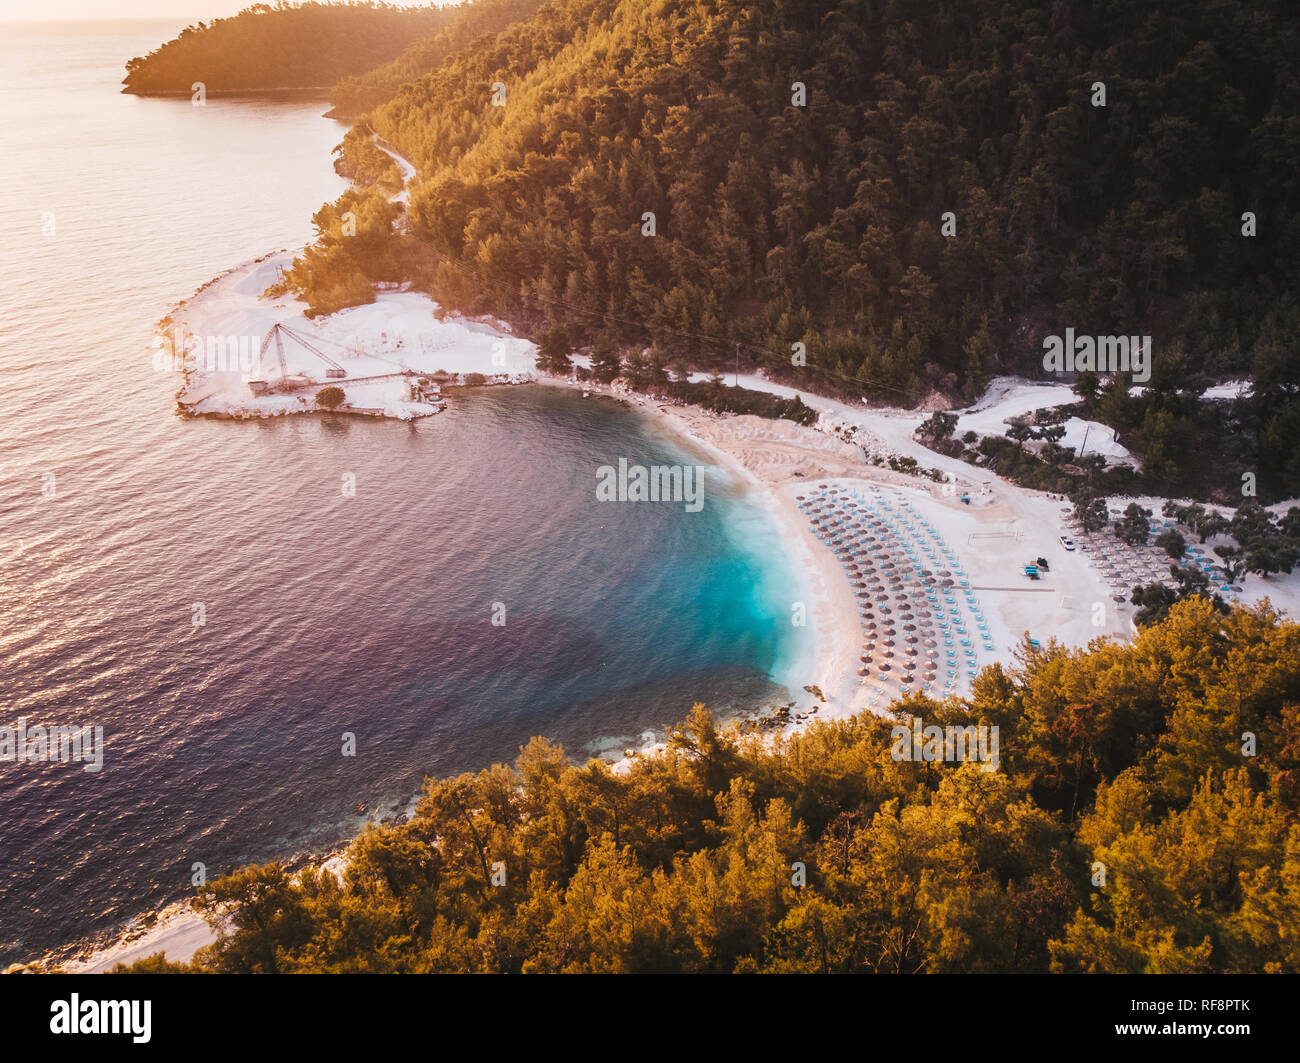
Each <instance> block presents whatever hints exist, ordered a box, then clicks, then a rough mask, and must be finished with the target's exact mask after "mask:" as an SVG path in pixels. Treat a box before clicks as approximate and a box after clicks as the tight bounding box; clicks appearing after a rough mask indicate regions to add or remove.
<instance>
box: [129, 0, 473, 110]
mask: <svg viewBox="0 0 1300 1063" xmlns="http://www.w3.org/2000/svg"><path fill="white" fill-rule="evenodd" d="M451 16H452V13H451V12H450V11H446V12H444V11H442V10H439V9H438V8H434V7H425V8H400V7H392V6H390V5H388V4H381V3H374V2H369V0H368V2H364V3H363V2H357V0H352V2H349V3H305V4H297V5H293V4H286V3H279V4H274V5H272V4H253V5H252V6H251V7H246V8H244V10H242V11H241V12H239V14H237V15H234V16H232V17H230V18H220V19H216V20H214V21H213V22H211V23H210V24H209V23H203V22H198V23H195V24H194V25H192V26H187V27H186V28H185V29H183V30H181V32H180V34H179V35H178V36H177V37H175V38H174V39H173V40H170V41H168V42H167V43H165V44H163V45H161V46H160V47H158V48H156V49H154V50H153V51H152V52H150V53H149V54H148V55H147V56H143V57H141V56H137V57H136V58H134V59H131V60H129V61H128V62H127V64H126V77H125V78H124V79H123V81H122V84H123V85H125V86H126V87H125V88H124V89H123V90H122V91H123V92H133V93H137V94H139V95H144V96H148V95H151V94H170V93H184V94H185V95H189V94H190V92H191V86H192V85H193V84H194V83H195V82H196V81H199V82H202V83H203V84H204V86H205V87H206V90H207V91H208V92H209V93H220V92H238V91H248V90H256V89H298V88H326V87H329V86H331V85H333V84H334V83H335V82H337V81H338V80H339V79H340V78H345V77H347V76H349V75H351V74H359V73H362V72H363V71H366V70H369V69H371V68H372V67H374V66H377V65H378V64H380V63H385V62H387V61H388V60H390V59H392V58H393V57H395V56H396V55H397V54H398V53H399V52H401V51H402V50H403V49H404V48H405V47H406V46H407V45H408V44H410V42H411V41H412V40H413V39H415V38H417V37H421V36H424V35H426V34H429V33H432V32H433V31H434V30H435V29H436V28H437V27H438V26H440V25H441V24H443V23H444V22H446V21H448V20H449V19H450V18H451Z"/></svg>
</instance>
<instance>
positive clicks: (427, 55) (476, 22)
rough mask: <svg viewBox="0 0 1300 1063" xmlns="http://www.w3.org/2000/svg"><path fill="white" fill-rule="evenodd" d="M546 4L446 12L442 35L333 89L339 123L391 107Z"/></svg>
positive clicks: (495, 4)
mask: <svg viewBox="0 0 1300 1063" xmlns="http://www.w3.org/2000/svg"><path fill="white" fill-rule="evenodd" d="M542 2H543V0H472V2H470V0H466V2H464V3H462V4H460V5H459V6H457V7H455V8H452V7H445V8H443V10H444V11H446V12H447V13H448V16H449V17H448V18H447V20H446V22H444V23H443V24H442V25H441V26H440V27H439V29H438V30H437V32H435V33H432V34H430V35H429V36H427V37H421V38H419V39H418V40H416V41H413V42H412V43H411V45H410V46H409V47H408V48H406V49H405V50H404V51H403V52H402V54H401V55H399V56H397V57H396V58H395V59H393V60H392V61H391V62H388V63H384V64H383V65H382V66H378V67H376V68H375V69H373V70H368V71H367V72H366V73H364V74H358V75H355V76H352V77H347V78H344V79H343V80H342V81H340V82H339V83H338V84H337V85H335V86H334V91H333V92H332V93H331V94H330V99H331V100H332V101H333V103H334V109H333V110H332V111H331V112H330V113H331V114H332V115H334V116H335V117H338V118H359V117H361V116H362V115H364V114H365V113H366V112H367V111H369V110H370V109H371V108H372V107H377V106H378V105H379V104H381V103H387V102H388V101H389V100H391V99H392V98H393V96H395V95H396V94H397V90H398V89H400V88H401V87H402V85H403V84H405V83H406V82H408V81H417V80H419V79H420V78H421V77H422V76H423V75H424V74H426V73H428V72H429V71H430V70H432V69H434V67H436V66H439V65H441V64H442V63H443V62H444V61H445V60H447V59H449V58H451V57H452V56H454V55H455V54H456V53H457V52H460V51H463V50H464V49H466V48H468V47H470V46H471V45H472V44H474V42H475V41H477V40H478V39H479V38H481V37H484V36H486V35H488V34H494V33H500V32H501V31H502V30H504V29H505V28H506V27H507V26H509V25H511V24H513V23H515V22H518V21H520V20H521V19H524V18H527V17H528V16H529V15H531V14H532V13H533V12H534V11H536V10H537V9H538V8H539V7H541V6H542Z"/></svg>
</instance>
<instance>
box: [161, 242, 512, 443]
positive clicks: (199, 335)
mask: <svg viewBox="0 0 1300 1063" xmlns="http://www.w3.org/2000/svg"><path fill="white" fill-rule="evenodd" d="M292 259H293V255H292V254H290V253H289V252H280V253H278V254H275V255H270V256H268V257H266V258H263V259H259V260H258V261H256V262H250V263H247V264H246V265H243V266H240V267H239V268H238V269H235V270H232V271H231V272H229V273H227V274H225V275H224V276H222V277H219V278H217V279H216V280H215V281H213V282H212V283H210V284H209V285H207V286H206V287H204V288H203V289H201V290H200V291H199V292H198V293H196V294H195V295H194V296H193V297H191V298H190V299H189V300H187V301H185V302H183V303H181V304H180V305H179V306H178V307H177V308H176V309H175V310H174V311H173V312H172V313H171V315H170V319H169V320H170V325H169V327H168V328H167V329H166V331H165V332H164V333H163V335H162V336H161V337H160V346H159V351H158V355H157V356H156V359H155V364H156V365H158V366H159V367H162V368H166V367H167V366H166V362H167V360H168V359H169V358H170V357H171V355H172V351H173V349H176V350H178V351H179V350H188V351H190V352H191V355H190V357H189V359H188V362H187V364H188V366H189V371H188V373H187V379H186V382H185V385H184V387H183V388H182V390H181V393H180V395H179V396H178V401H179V402H180V403H181V405H182V406H183V407H184V408H186V409H187V410H189V411H191V412H193V413H196V414H207V415H216V416H228V417H266V416H276V415H280V414H287V413H303V412H311V411H314V410H316V409H317V407H316V404H315V394H316V391H317V390H318V389H319V388H321V387H324V386H326V385H327V384H336V385H338V386H340V387H342V388H343V390H344V393H345V395H346V396H347V403H348V405H349V406H350V407H351V408H353V409H355V410H357V411H364V412H371V413H374V414H376V415H379V416H386V417H396V418H401V419H410V418H413V417H421V416H428V415H429V414H432V413H435V412H437V407H435V406H434V405H432V404H429V403H423V402H415V401H411V399H410V388H409V383H408V378H406V377H404V376H401V375H399V374H402V373H406V372H412V373H423V374H431V373H434V372H436V371H438V370H445V371H446V372H448V373H482V374H483V375H484V376H486V377H489V378H496V379H500V380H503V381H504V380H510V381H511V382H516V383H517V382H522V381H526V380H529V379H532V377H533V376H534V370H535V353H536V348H535V347H534V345H533V344H532V343H530V342H529V341H527V340H524V339H520V338H518V337H516V336H512V335H510V333H509V331H508V330H507V329H506V328H505V327H504V326H500V325H497V324H489V323H485V322H479V321H471V320H466V319H464V318H448V319H447V320H445V321H438V320H437V319H436V318H435V317H434V311H435V310H436V309H437V306H436V304H435V303H434V302H433V300H431V299H430V298H429V297H428V296H427V295H422V294H420V293H418V292H410V291H401V290H389V291H382V292H380V293H379V294H378V295H377V296H376V298H375V301H374V302H373V303H370V304H367V305H364V306H357V307H352V308H350V309H347V310H340V311H338V312H337V313H334V314H330V315H328V316H325V317H318V318H315V319H312V318H308V317H307V316H306V313H305V311H306V309H307V307H306V304H305V303H303V302H302V301H301V300H299V299H292V298H288V297H286V298H283V299H280V300H277V301H274V302H273V301H271V300H268V299H265V298H263V297H262V293H263V292H264V291H265V290H266V289H267V288H268V287H270V286H271V285H272V284H274V283H275V281H276V280H277V279H278V277H279V273H280V270H281V269H283V268H286V267H287V266H288V265H289V263H290V262H291V261H292ZM276 323H279V324H283V325H286V326H288V327H289V328H290V329H292V330H293V331H294V332H296V333H299V334H301V335H303V336H305V337H307V338H308V339H309V341H310V342H311V343H313V344H314V345H315V346H317V347H318V348H319V349H320V350H321V352H322V353H324V354H325V355H326V356H327V357H329V358H331V359H333V360H334V361H335V362H337V363H338V364H339V365H340V366H342V367H343V370H344V372H345V373H346V374H347V376H346V377H345V378H343V379H330V378H329V377H327V375H326V374H327V372H328V371H329V368H330V367H329V365H328V363H326V362H324V361H323V360H322V359H320V358H319V357H317V356H316V355H314V354H312V353H311V352H310V351H309V350H307V349H306V348H305V347H302V346H300V345H299V344H297V343H295V342H292V341H287V342H285V344H284V356H285V358H284V361H285V368H286V369H287V371H288V373H289V374H302V375H304V376H305V377H307V378H308V379H309V380H310V381H311V384H310V386H307V387H304V388H301V389H299V390H297V391H295V392H293V393H287V394H275V393H272V394H267V395H262V396H256V395H254V394H253V393H252V391H251V390H250V387H249V379H250V376H251V377H253V378H254V379H265V380H267V381H268V382H270V383H272V384H275V383H277V382H278V381H279V380H280V379H281V377H282V373H281V367H280V364H279V358H278V351H277V349H276V347H275V344H274V343H272V344H270V345H269V349H268V350H267V352H266V354H265V356H264V357H262V358H261V359H260V362H259V363H258V364H257V365H256V366H253V367H251V371H250V366H249V357H248V355H246V356H245V358H244V359H243V360H242V361H241V360H240V359H239V358H238V357H235V356H229V355H228V356H227V357H225V360H224V361H218V362H215V364H211V366H209V362H208V357H207V353H206V352H207V348H208V345H209V343H210V342H211V343H214V344H222V345H223V346H222V347H221V348H220V349H221V350H223V351H226V352H230V351H231V350H232V348H231V347H230V346H229V340H230V338H232V337H233V338H236V339H239V338H243V341H244V345H245V350H246V351H247V352H248V354H249V355H251V353H252V352H253V350H257V351H258V352H259V353H260V348H261V346H262V340H263V338H264V337H265V336H266V334H267V332H268V330H269V329H270V328H271V326H272V325H274V324H276ZM198 351H202V352H203V354H202V358H203V361H202V362H200V361H199V356H198V354H197V353H195V352H198ZM376 378H378V379H376Z"/></svg>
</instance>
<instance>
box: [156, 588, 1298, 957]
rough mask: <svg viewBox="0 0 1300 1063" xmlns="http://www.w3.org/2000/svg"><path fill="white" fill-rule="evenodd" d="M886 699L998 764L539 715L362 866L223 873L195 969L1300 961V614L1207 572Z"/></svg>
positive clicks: (875, 730)
mask: <svg viewBox="0 0 1300 1063" xmlns="http://www.w3.org/2000/svg"><path fill="white" fill-rule="evenodd" d="M892 708H893V711H894V712H895V713H896V714H897V717H898V718H899V719H902V720H906V719H907V718H908V716H916V717H920V718H921V719H922V720H923V721H924V722H925V723H926V724H937V725H940V726H944V725H955V726H965V725H977V726H979V725H983V726H997V727H998V728H999V730H1000V736H1001V737H1000V762H999V765H998V770H996V771H983V770H981V768H982V765H979V764H975V763H967V764H955V763H946V762H942V761H931V762H921V761H916V762H910V761H898V760H895V759H893V757H892V755H891V749H892V741H891V734H890V732H891V727H892V726H893V724H894V723H895V722H896V721H895V720H890V719H885V718H881V717H878V716H874V715H872V714H870V713H866V714H863V715H860V716H856V717H853V718H850V719H846V720H840V721H835V722H829V723H814V724H813V725H812V726H810V727H809V729H808V730H806V731H804V732H802V733H798V734H794V735H792V736H789V737H783V738H776V737H774V736H771V735H768V736H766V737H765V736H762V735H759V734H754V733H749V734H747V733H744V731H743V729H742V728H740V727H739V726H737V725H735V724H728V725H725V726H722V725H719V724H718V723H717V722H716V721H715V720H714V719H713V717H712V715H711V714H710V713H709V712H708V710H707V709H706V708H705V707H704V706H702V705H697V706H695V708H694V709H693V710H692V712H691V713H690V715H689V716H688V718H687V719H686V720H685V722H684V723H683V724H682V725H680V726H679V727H677V728H674V729H672V730H671V731H670V734H669V740H668V746H667V748H666V749H665V750H663V751H662V752H661V753H659V754H654V755H641V756H637V757H635V758H634V759H633V760H632V761H631V762H630V764H628V765H626V766H625V767H626V770H620V771H615V770H612V769H611V768H610V766H609V765H608V764H606V763H605V762H603V761H599V760H592V761H589V762H588V763H586V764H585V765H583V766H578V765H575V764H572V763H570V761H569V759H568V757H567V756H566V755H565V753H564V751H563V750H562V749H560V748H559V747H557V746H555V745H553V744H552V743H550V742H548V741H546V740H544V739H540V738H535V739H533V740H532V741H530V742H529V743H528V745H527V746H525V747H524V748H523V749H521V751H520V754H519V757H518V759H517V760H516V762H515V763H514V764H513V765H504V764H494V765H492V766H491V767H489V768H486V769H484V770H482V771H479V772H477V773H473V774H463V775H459V776H456V777H452V778H443V779H431V780H429V781H428V783H427V784H426V786H425V789H424V792H423V796H422V797H421V799H420V801H419V804H418V807H417V809H416V811H415V814H414V816H413V817H412V818H411V819H410V820H409V821H407V822H405V823H401V824H395V825H388V826H375V825H372V826H369V827H367V828H366V829H365V830H364V831H363V833H362V834H361V835H360V836H359V837H358V838H357V839H356V840H355V841H354V842H353V843H352V845H351V846H350V848H349V849H348V851H347V853H346V870H345V871H344V872H343V873H342V875H341V877H336V876H335V875H334V874H333V873H331V872H330V871H328V870H324V869H322V868H321V867H318V866H309V867H307V868H306V869H304V870H301V871H299V872H297V873H294V872H291V871H290V870H289V869H288V868H286V867H284V866H282V865H279V864H271V865H267V866H264V867H257V868H245V869H241V870H239V871H236V872H234V873H232V874H230V875H227V876H225V877H223V878H219V879H217V880H215V881H214V882H212V883H211V884H210V885H209V886H208V887H207V888H206V889H205V890H204V891H203V892H202V893H201V896H200V905H201V907H202V908H203V909H204V910H205V911H207V912H209V913H211V914H212V915H213V916H214V918H219V917H221V916H222V915H223V913H224V915H225V916H226V917H227V920H228V921H227V922H226V923H225V924H224V929H223V930H222V932H221V934H220V936H219V938H218V940H217V942H216V944H215V945H213V946H211V947H209V948H206V949H204V950H202V951H200V952H199V954H198V955H197V956H196V958H195V962H194V964H193V965H192V966H191V965H180V967H179V969H194V970H204V971H230V972H252V971H267V972H270V971H281V972H308V971H317V972H343V971H382V972H408V971H415V972H452V971H480V972H488V971H496V972H583V971H601V972H635V971H718V972H723V971H773V972H815V971H860V972H882V973H884V972H889V973H912V972H962V971H969V972H977V971H985V972H988V971H1065V972H1069V971H1110V972H1145V973H1157V972H1171V971H1225V972H1236V971H1290V972H1295V971H1297V970H1300V949H1298V948H1297V944H1296V942H1295V940H1294V935H1293V934H1292V933H1290V930H1291V928H1294V927H1295V926H1296V925H1297V924H1298V923H1300V819H1297V814H1298V813H1300V626H1297V625H1295V624H1293V623H1290V622H1287V621H1283V620H1281V619H1280V618H1279V617H1278V616H1277V615H1275V614H1274V613H1272V612H1271V611H1270V610H1269V609H1268V608H1267V606H1266V605H1265V606H1260V607H1257V608H1254V609H1250V610H1245V609H1236V610H1233V611H1232V612H1230V613H1227V614H1224V613H1221V612H1219V611H1218V610H1216V609H1215V608H1214V607H1213V606H1212V605H1210V604H1209V603H1207V602H1205V601H1204V600H1203V599H1200V598H1192V599H1189V600H1187V601H1185V602H1181V603H1179V604H1177V605H1175V606H1173V608H1172V609H1171V610H1170V611H1169V615H1168V616H1167V618H1166V619H1164V620H1163V621H1161V622H1160V623H1158V624H1155V625H1153V626H1151V627H1148V628H1145V629H1143V630H1142V631H1140V632H1139V634H1138V635H1137V637H1136V638H1135V639H1134V641H1133V642H1132V643H1115V642H1110V641H1106V640H1100V639H1099V640H1097V641H1096V642H1094V643H1093V644H1092V645H1091V646H1089V647H1087V648H1084V649H1078V650H1070V649H1066V648H1064V647H1062V646H1060V645H1059V644H1057V643H1055V642H1054V641H1053V642H1050V643H1047V644H1045V645H1043V646H1042V647H1040V648H1034V647H1032V646H1031V645H1030V644H1029V643H1028V642H1026V643H1025V644H1024V645H1023V646H1022V648H1021V652H1020V654H1019V656H1018V659H1017V661H1016V663H1015V664H1014V665H1013V666H1011V667H1003V666H1001V665H992V666H990V667H988V668H986V669H984V671H983V672H982V673H981V674H980V676H979V678H978V679H977V680H976V681H975V683H974V686H973V688H972V691H971V693H970V694H969V696H967V697H962V698H958V697H950V698H948V699H946V700H944V701H935V700H932V699H930V698H927V697H924V696H919V695H912V696H909V697H907V698H905V699H904V700H902V701H900V702H897V703H895V705H894V706H893V707H892ZM174 966H175V965H160V961H158V960H157V959H152V960H148V961H144V962H143V963H142V964H140V965H137V968H136V969H139V970H151V969H152V970H157V969H172V968H173V967H174Z"/></svg>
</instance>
